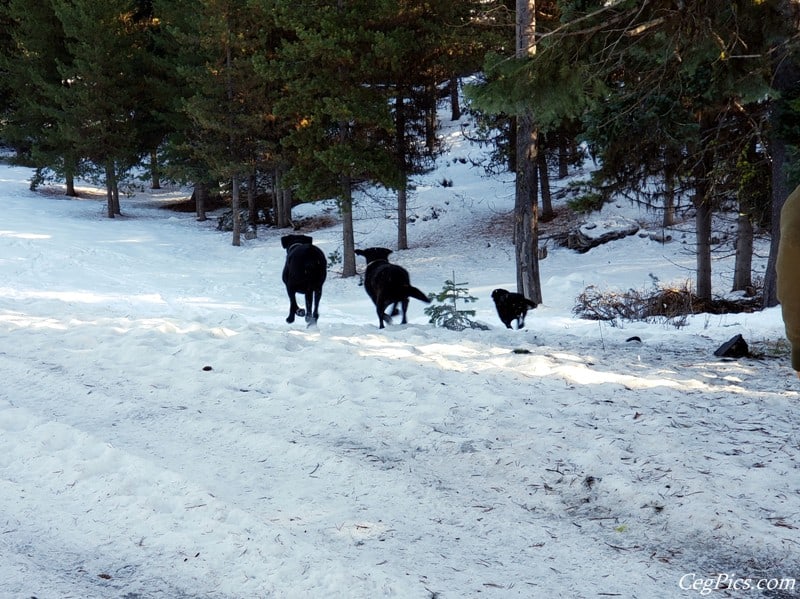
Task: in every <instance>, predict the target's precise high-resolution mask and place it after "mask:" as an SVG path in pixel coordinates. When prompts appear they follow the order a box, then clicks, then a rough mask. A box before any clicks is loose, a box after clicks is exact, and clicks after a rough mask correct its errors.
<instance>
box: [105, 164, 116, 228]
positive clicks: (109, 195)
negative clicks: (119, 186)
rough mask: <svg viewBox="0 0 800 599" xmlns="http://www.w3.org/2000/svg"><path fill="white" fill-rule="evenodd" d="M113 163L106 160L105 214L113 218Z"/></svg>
mask: <svg viewBox="0 0 800 599" xmlns="http://www.w3.org/2000/svg"><path fill="white" fill-rule="evenodd" d="M115 213H116V212H115V210H114V162H113V161H112V160H106V214H107V216H108V218H114V214H115Z"/></svg>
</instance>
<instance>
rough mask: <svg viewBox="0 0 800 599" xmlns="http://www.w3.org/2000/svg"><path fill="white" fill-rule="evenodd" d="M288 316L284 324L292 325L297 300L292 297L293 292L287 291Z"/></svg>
mask: <svg viewBox="0 0 800 599" xmlns="http://www.w3.org/2000/svg"><path fill="white" fill-rule="evenodd" d="M288 293H289V316H287V317H286V322H288V323H293V322H294V317H295V314H297V309H298V306H297V299H296V298H295V296H294V292H293V291H289V292H288Z"/></svg>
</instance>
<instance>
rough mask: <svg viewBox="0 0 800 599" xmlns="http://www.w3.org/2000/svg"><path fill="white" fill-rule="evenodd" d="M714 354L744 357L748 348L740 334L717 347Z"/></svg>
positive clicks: (747, 353)
mask: <svg viewBox="0 0 800 599" xmlns="http://www.w3.org/2000/svg"><path fill="white" fill-rule="evenodd" d="M714 355H715V356H717V357H720V358H746V357H747V356H749V355H750V348H749V347H748V346H747V342H746V341H745V340H744V337H742V336H741V335H735V336H734V337H731V338H730V339H728V340H727V341H726V342H725V343H723V344H722V345H720V346H719V347H718V348H717V351H715V352H714Z"/></svg>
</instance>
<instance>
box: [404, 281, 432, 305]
mask: <svg viewBox="0 0 800 599" xmlns="http://www.w3.org/2000/svg"><path fill="white" fill-rule="evenodd" d="M406 291H407V293H408V297H413V298H414V299H418V300H419V301H421V302H425V303H426V304H430V303H431V298H429V297H428V296H427V295H425V294H424V293H422V291H420V290H419V289H417V288H416V287H412V286H411V285H409V286H408V289H407V290H406Z"/></svg>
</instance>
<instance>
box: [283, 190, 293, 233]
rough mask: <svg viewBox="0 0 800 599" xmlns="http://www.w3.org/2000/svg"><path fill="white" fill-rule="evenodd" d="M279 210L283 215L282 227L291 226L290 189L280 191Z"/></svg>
mask: <svg viewBox="0 0 800 599" xmlns="http://www.w3.org/2000/svg"><path fill="white" fill-rule="evenodd" d="M281 210H283V213H282V215H281V218H282V219H283V222H284V225H283V226H284V227H291V226H292V188H291V187H286V188H285V189H282V190H281Z"/></svg>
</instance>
